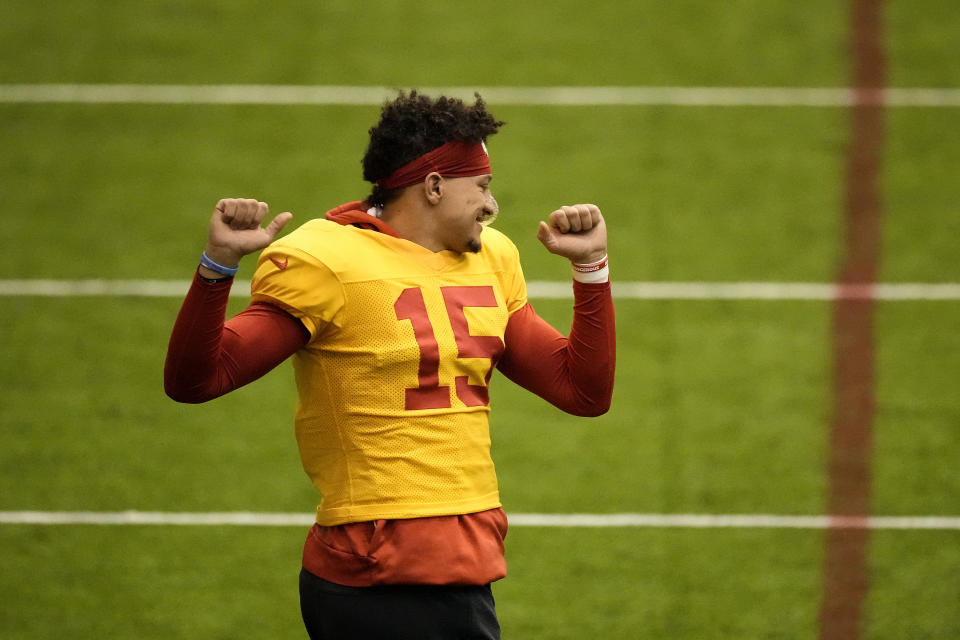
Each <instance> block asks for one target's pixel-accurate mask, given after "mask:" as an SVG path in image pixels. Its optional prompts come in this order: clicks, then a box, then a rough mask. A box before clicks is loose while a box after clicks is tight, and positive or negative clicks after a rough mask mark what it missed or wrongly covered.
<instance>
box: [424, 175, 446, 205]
mask: <svg viewBox="0 0 960 640" xmlns="http://www.w3.org/2000/svg"><path fill="white" fill-rule="evenodd" d="M423 195H424V196H425V197H426V198H427V200H428V201H429V202H430V204H437V203H438V202H440V199H441V198H443V176H441V175H440V174H439V173H437V172H436V171H433V172H431V173H428V174H427V177H426V178H424V179H423Z"/></svg>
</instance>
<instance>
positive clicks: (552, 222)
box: [537, 204, 607, 264]
mask: <svg viewBox="0 0 960 640" xmlns="http://www.w3.org/2000/svg"><path fill="white" fill-rule="evenodd" d="M537 239H539V240H540V242H542V243H543V246H544V247H546V248H547V251H549V252H550V253H554V254H556V255H558V256H563V257H564V258H567V259H568V260H570V261H571V262H573V263H576V264H590V263H592V262H597V261H599V260H602V259H603V257H604V256H606V255H607V225H606V223H605V222H604V221H603V215H602V214H601V213H600V209H599V208H598V207H597V205H595V204H575V205H570V206H565V207H560V208H559V209H557V210H556V211H553V212H552V213H551V214H550V215H549V216H548V217H547V222H542V221H541V222H540V228H539V229H538V230H537Z"/></svg>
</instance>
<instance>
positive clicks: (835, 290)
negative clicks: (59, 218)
mask: <svg viewBox="0 0 960 640" xmlns="http://www.w3.org/2000/svg"><path fill="white" fill-rule="evenodd" d="M189 286H190V283H189V281H187V280H0V296H44V297H69V296H119V297H123V296H139V297H148V298H157V297H159V298H180V297H183V295H184V294H185V293H186V292H187V289H188V288H189ZM249 291H250V281H249V280H237V281H236V282H235V283H234V286H233V289H232V295H234V296H237V297H244V296H249ZM527 291H528V294H529V296H530V297H531V298H536V299H566V298H572V297H573V288H572V285H571V283H570V282H569V281H567V282H546V281H531V282H528V283H527ZM613 294H614V296H615V297H617V298H620V299H635V300H857V299H862V300H871V299H872V300H960V283H938V284H933V283H898V284H875V285H837V284H824V283H805V282H616V281H614V283H613Z"/></svg>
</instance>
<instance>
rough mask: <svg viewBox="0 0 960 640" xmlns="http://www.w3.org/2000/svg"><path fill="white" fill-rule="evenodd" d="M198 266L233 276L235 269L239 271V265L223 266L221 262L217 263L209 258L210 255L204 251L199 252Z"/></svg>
mask: <svg viewBox="0 0 960 640" xmlns="http://www.w3.org/2000/svg"><path fill="white" fill-rule="evenodd" d="M200 266H202V267H206V268H207V269H210V271H216V272H217V273H222V274H223V275H225V276H235V275H237V271H240V267H239V266H237V267H225V266H223V265H222V264H217V263H216V262H214V261H213V260H211V259H210V256H208V255H207V252H206V251H204V252H203V253H201V254H200Z"/></svg>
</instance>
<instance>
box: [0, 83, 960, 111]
mask: <svg viewBox="0 0 960 640" xmlns="http://www.w3.org/2000/svg"><path fill="white" fill-rule="evenodd" d="M419 90H420V91H422V92H423V93H427V94H432V95H436V94H445V95H451V96H459V97H463V98H468V99H469V98H472V96H473V94H474V92H478V93H480V94H481V95H482V96H483V97H484V99H485V100H486V101H487V102H489V103H491V104H514V105H557V106H564V105H565V106H581V105H668V106H713V107H722V106H762V107H849V106H854V105H860V104H868V105H879V104H882V105H885V106H889V107H960V89H954V88H923V87H911V88H886V89H879V90H869V91H857V90H855V89H852V88H849V87H643V86H641V87H637V86H620V87H617V86H600V87H573V86H559V87H503V86H501V87H420V88H419ZM396 92H397V90H396V88H393V87H380V86H346V85H233V84H223V85H221V84H216V85H202V84H198V85H177V84H0V103H44V102H59V103H99V104H138V103H139V104H271V105H297V104H303V105H380V104H382V103H383V102H384V101H386V100H389V99H391V98H393V97H395V96H396Z"/></svg>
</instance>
